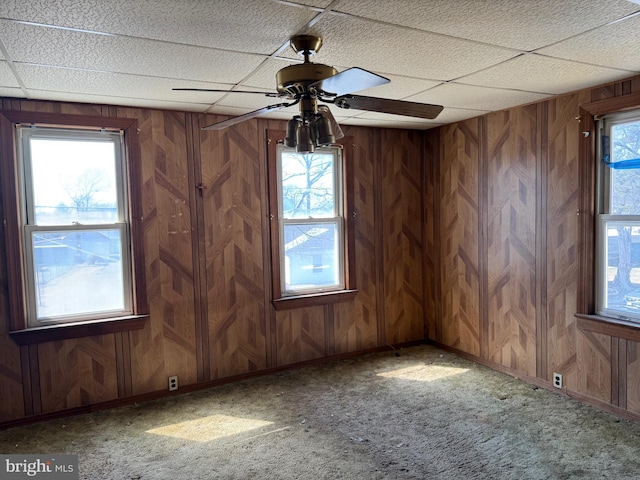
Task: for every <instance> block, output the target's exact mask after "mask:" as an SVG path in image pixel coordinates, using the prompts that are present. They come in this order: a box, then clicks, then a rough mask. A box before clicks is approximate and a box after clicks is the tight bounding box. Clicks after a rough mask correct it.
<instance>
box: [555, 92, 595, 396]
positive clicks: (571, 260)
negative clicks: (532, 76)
mask: <svg viewBox="0 0 640 480" xmlns="http://www.w3.org/2000/svg"><path fill="white" fill-rule="evenodd" d="M583 100H584V98H583V97H581V96H580V95H577V94H575V95H566V96H562V97H558V98H556V99H552V100H550V101H549V103H548V104H549V108H548V124H547V125H548V127H547V128H548V171H547V192H546V203H547V219H548V220H547V224H546V241H547V252H546V254H547V292H546V297H547V308H548V310H547V312H548V313H547V315H548V316H547V324H548V330H547V338H548V345H547V349H548V372H549V373H548V375H549V377H550V376H551V375H552V374H553V372H560V373H562V374H563V375H564V378H563V380H564V384H565V385H566V386H567V388H571V389H575V388H577V386H578V378H577V368H576V328H575V318H574V316H573V314H574V313H575V312H576V306H577V285H578V248H579V244H578V242H579V235H578V233H579V232H578V215H577V212H578V208H579V203H578V202H579V198H578V193H579V192H578V185H579V183H578V182H579V180H578V179H579V176H578V170H579V165H578V147H579V141H580V124H579V122H578V121H577V120H576V118H575V117H576V116H577V115H578V105H579V103H580V102H581V101H583ZM585 373H588V372H586V371H585ZM547 380H551V378H548V379H547Z"/></svg>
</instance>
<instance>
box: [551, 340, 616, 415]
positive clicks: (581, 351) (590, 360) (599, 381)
mask: <svg viewBox="0 0 640 480" xmlns="http://www.w3.org/2000/svg"><path fill="white" fill-rule="evenodd" d="M576 361H577V370H578V384H577V391H579V392H580V393H582V394H585V395H588V396H590V397H593V398H596V399H598V400H602V401H603V402H607V403H610V402H611V337H610V336H609V335H600V334H597V333H593V332H587V331H582V330H577V331H576ZM616 361H617V359H616ZM563 380H564V378H563ZM567 388H570V387H569V385H567Z"/></svg>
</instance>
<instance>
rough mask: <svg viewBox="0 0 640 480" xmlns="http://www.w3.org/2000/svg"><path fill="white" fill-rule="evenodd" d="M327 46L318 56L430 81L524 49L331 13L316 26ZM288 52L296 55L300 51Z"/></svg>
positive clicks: (335, 62) (322, 60)
mask: <svg viewBox="0 0 640 480" xmlns="http://www.w3.org/2000/svg"><path fill="white" fill-rule="evenodd" d="M312 30H313V31H314V32H322V35H323V40H324V43H323V46H322V49H321V50H320V52H319V53H318V55H317V58H316V59H314V61H317V62H319V63H325V64H328V65H344V66H347V67H352V66H357V67H361V68H365V69H367V70H371V71H373V72H376V73H380V74H382V75H387V74H389V75H393V74H401V75H404V76H407V77H416V78H422V79H428V80H452V79H455V78H457V77H460V76H462V75H466V74H469V73H471V72H474V71H476V70H479V69H482V68H487V67H489V66H491V65H495V64H497V63H499V62H502V61H505V60H507V59H509V58H512V57H514V56H515V55H517V54H518V52H517V51H515V50H509V49H505V48H502V47H492V46H488V45H482V44H478V43H474V42H470V41H467V40H460V39H457V38H453V37H446V36H443V35H436V34H432V33H428V32H422V31H418V30H414V29H407V28H405V27H395V26H393V25H388V24H382V23H378V22H371V21H367V20H362V19H357V18H350V17H347V16H344V15H335V14H332V15H326V16H324V17H322V18H321V19H320V20H319V21H318V23H316V24H315V25H314V26H313V29H312ZM284 55H287V56H295V53H293V52H291V53H289V52H288V50H287V51H286V52H284Z"/></svg>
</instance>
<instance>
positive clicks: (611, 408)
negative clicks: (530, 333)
mask: <svg viewBox="0 0 640 480" xmlns="http://www.w3.org/2000/svg"><path fill="white" fill-rule="evenodd" d="M427 343H428V344H429V345H433V346H434V347H438V348H441V349H442V350H445V351H447V352H451V353H454V354H456V355H458V356H459V357H462V358H464V359H467V360H470V361H472V362H474V363H477V364H480V365H484V366H485V367H488V368H490V369H492V370H495V371H497V372H500V373H504V374H505V375H509V376H511V377H514V378H517V379H518V380H522V381H523V382H525V383H528V384H531V385H535V386H536V387H540V388H544V389H545V390H548V391H550V392H551V393H555V394H556V395H561V396H564V397H567V398H570V399H573V400H576V401H578V402H580V403H584V404H587V405H590V406H592V407H595V408H597V409H599V410H602V411H604V412H607V413H611V414H613V415H616V416H617V417H621V418H624V419H625V420H632V421H634V422H640V415H638V414H636V413H633V412H630V411H629V410H625V409H623V408H620V407H617V406H615V405H612V404H610V403H607V402H603V401H602V400H598V399H597V398H593V397H590V396H588V395H585V394H583V393H579V392H574V391H573V390H569V389H567V387H562V388H555V387H554V386H553V384H552V383H551V382H550V381H548V380H544V379H542V378H538V377H531V376H529V375H524V374H522V372H519V371H517V370H513V369H511V368H508V367H505V366H504V365H500V364H497V363H495V362H492V361H490V360H487V359H484V358H480V357H477V356H475V355H472V354H470V353H467V352H463V351H461V350H458V349H456V348H453V347H450V346H448V345H444V344H441V343H438V342H435V341H432V340H429V341H428V342H427Z"/></svg>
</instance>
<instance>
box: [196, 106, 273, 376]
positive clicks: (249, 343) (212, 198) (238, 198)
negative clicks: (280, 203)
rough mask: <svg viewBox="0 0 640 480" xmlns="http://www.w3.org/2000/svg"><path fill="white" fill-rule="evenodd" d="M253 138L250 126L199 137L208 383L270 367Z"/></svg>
mask: <svg viewBox="0 0 640 480" xmlns="http://www.w3.org/2000/svg"><path fill="white" fill-rule="evenodd" d="M209 120H210V119H206V118H202V119H201V121H202V122H205V123H206V122H209ZM205 123H203V124H205ZM209 123H210V122H209ZM258 138H259V135H258V130H257V124H256V123H255V122H244V123H241V124H239V125H236V126H234V127H232V128H228V129H226V130H223V131H220V132H216V131H202V132H201V136H200V152H201V158H202V183H203V185H204V190H203V195H204V202H203V203H204V218H205V220H204V228H205V249H206V279H207V311H208V321H209V341H210V353H211V358H210V368H211V376H212V378H220V377H225V376H229V375H236V374H241V373H245V372H249V371H255V370H260V369H264V368H265V367H266V364H267V363H266V362H267V354H266V320H265V305H264V274H263V268H264V267H263V265H264V259H263V248H262V242H263V235H264V233H263V232H264V231H265V229H266V219H263V218H262V215H261V214H262V212H263V206H262V202H263V201H265V199H266V195H265V192H263V182H262V181H261V178H263V176H264V175H265V173H264V171H265V170H264V167H263V166H261V159H260V157H259V150H258ZM261 169H262V170H261Z"/></svg>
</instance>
